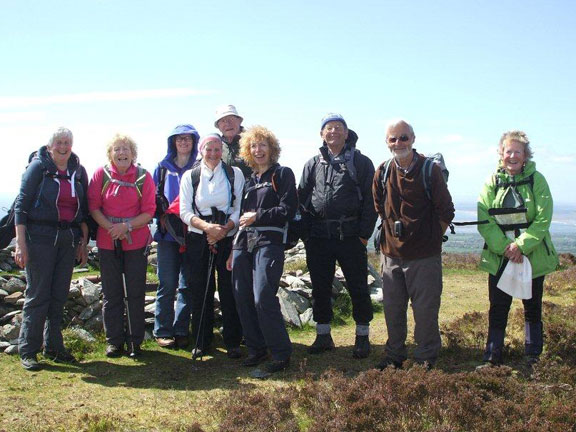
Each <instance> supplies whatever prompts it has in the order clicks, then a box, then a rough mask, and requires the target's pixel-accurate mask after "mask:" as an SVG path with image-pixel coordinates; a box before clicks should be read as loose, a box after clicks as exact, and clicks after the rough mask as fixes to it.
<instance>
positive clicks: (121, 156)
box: [110, 141, 134, 173]
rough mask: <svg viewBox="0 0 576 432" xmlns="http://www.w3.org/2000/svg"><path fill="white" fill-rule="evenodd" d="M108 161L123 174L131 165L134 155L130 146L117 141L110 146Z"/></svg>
mask: <svg viewBox="0 0 576 432" xmlns="http://www.w3.org/2000/svg"><path fill="white" fill-rule="evenodd" d="M110 150H111V154H110V160H111V162H112V163H113V164H114V165H115V166H116V168H117V169H118V171H119V172H121V173H125V172H126V171H127V170H128V168H130V166H131V165H132V161H133V159H134V153H133V152H132V147H131V146H130V144H128V143H125V142H123V141H117V142H116V143H114V144H113V145H112V148H111V149H110Z"/></svg>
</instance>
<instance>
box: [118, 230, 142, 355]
mask: <svg viewBox="0 0 576 432" xmlns="http://www.w3.org/2000/svg"><path fill="white" fill-rule="evenodd" d="M114 252H115V253H116V257H118V258H120V262H121V266H122V288H123V290H124V308H125V309H126V321H128V338H129V340H130V348H131V349H130V357H131V358H136V357H137V354H136V346H135V345H134V337H133V334H132V320H131V319H130V307H129V306H130V305H129V303H128V287H127V286H126V268H125V265H124V264H125V263H124V251H123V250H122V242H121V241H120V240H114Z"/></svg>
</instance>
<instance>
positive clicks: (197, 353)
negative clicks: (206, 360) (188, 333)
mask: <svg viewBox="0 0 576 432" xmlns="http://www.w3.org/2000/svg"><path fill="white" fill-rule="evenodd" d="M205 355H208V348H194V349H193V350H192V360H196V359H197V358H202V357H204V356H205Z"/></svg>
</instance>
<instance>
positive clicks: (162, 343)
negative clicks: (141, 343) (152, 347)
mask: <svg viewBox="0 0 576 432" xmlns="http://www.w3.org/2000/svg"><path fill="white" fill-rule="evenodd" d="M156 343H157V344H158V346H159V347H160V348H175V347H176V341H175V340H174V338H171V337H157V338H156Z"/></svg>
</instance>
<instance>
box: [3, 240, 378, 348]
mask: <svg viewBox="0 0 576 432" xmlns="http://www.w3.org/2000/svg"><path fill="white" fill-rule="evenodd" d="M5 251H6V249H5V250H4V251H0V256H3V255H5V254H4V252H5ZM9 252H10V251H9ZM92 256H94V254H92ZM10 259H11V256H9V257H8V259H6V260H5V261H2V262H7V263H10ZM305 259H306V253H305V250H304V245H303V244H302V243H299V244H298V245H297V246H296V247H295V248H293V249H291V250H289V251H287V252H286V264H287V265H289V264H290V263H293V262H295V261H298V260H305ZM94 262H97V257H94ZM149 262H150V263H151V264H152V265H154V264H155V254H154V253H152V254H151V255H150V256H149ZM9 265H14V264H13V260H12V264H9ZM368 272H369V275H368V285H369V287H370V290H371V297H372V300H374V301H377V302H380V301H382V279H381V278H380V275H379V274H378V272H377V271H376V270H375V269H374V268H373V267H372V266H370V265H368ZM345 288H346V280H345V279H344V275H343V274H342V271H341V270H340V269H337V271H336V275H335V277H334V282H333V285H332V293H333V298H334V299H336V298H337V297H338V296H339V295H342V294H343V293H344V291H345ZM25 289H26V277H25V275H23V274H21V275H18V276H14V275H11V276H7V277H5V278H0V352H2V351H3V352H5V353H7V354H16V353H17V352H18V335H19V333H20V327H21V323H22V306H23V305H24V290H25ZM152 289H153V287H152ZM216 294H217V293H216ZM278 298H279V300H280V307H281V310H282V315H283V317H284V321H285V322H286V323H287V324H288V325H290V326H293V327H302V326H304V325H306V324H309V325H315V323H314V321H313V320H312V283H311V280H310V274H309V273H304V272H303V271H302V270H292V271H287V272H285V273H284V275H282V278H281V279H280V286H279V289H278ZM145 304H146V306H145V319H146V337H147V338H151V337H152V329H153V327H154V311H155V310H156V303H155V297H154V296H146V298H145ZM215 308H216V318H217V320H218V318H220V317H221V313H220V310H219V302H218V300H217V299H216V302H215ZM63 324H64V327H72V328H74V329H78V331H87V332H90V333H96V332H100V331H102V330H103V322H102V285H101V283H100V277H99V276H88V277H84V278H80V279H77V280H73V281H72V283H71V285H70V292H69V294H68V300H67V301H66V304H65V305H64V323H63ZM80 329H82V330H80Z"/></svg>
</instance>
